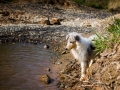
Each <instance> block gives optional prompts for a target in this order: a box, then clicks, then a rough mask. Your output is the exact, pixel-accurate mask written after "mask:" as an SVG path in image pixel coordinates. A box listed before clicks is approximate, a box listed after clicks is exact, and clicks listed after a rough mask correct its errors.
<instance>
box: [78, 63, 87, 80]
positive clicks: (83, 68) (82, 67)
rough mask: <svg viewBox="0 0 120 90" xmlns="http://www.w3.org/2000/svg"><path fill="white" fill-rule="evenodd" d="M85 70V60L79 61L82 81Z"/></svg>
mask: <svg viewBox="0 0 120 90" xmlns="http://www.w3.org/2000/svg"><path fill="white" fill-rule="evenodd" d="M86 70H87V62H86V61H81V78H80V81H83V80H84V79H85V74H86Z"/></svg>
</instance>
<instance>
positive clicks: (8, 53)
mask: <svg viewBox="0 0 120 90" xmlns="http://www.w3.org/2000/svg"><path fill="white" fill-rule="evenodd" d="M54 57H55V55H54V53H53V52H52V51H51V50H46V49H44V48H43V45H41V44H36V45H34V44H29V43H14V44H12V43H3V44H0V90H49V89H51V90H57V86H56V83H57V81H56V79H55V78H56V75H55V72H54V70H51V71H50V72H48V71H46V70H45V69H46V68H48V67H49V68H51V69H52V61H53V58H54ZM43 74H48V75H49V76H50V77H52V82H51V83H50V84H49V85H45V84H43V83H42V82H40V77H41V75H43Z"/></svg>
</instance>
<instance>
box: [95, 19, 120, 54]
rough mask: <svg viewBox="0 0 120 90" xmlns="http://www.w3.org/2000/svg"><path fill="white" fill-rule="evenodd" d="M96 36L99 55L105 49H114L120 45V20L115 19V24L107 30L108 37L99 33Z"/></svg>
mask: <svg viewBox="0 0 120 90" xmlns="http://www.w3.org/2000/svg"><path fill="white" fill-rule="evenodd" d="M96 35H97V36H98V38H97V39H94V41H95V47H96V49H95V51H97V52H98V53H97V54H100V53H102V52H103V51H104V50H105V49H109V48H113V47H114V45H115V44H120V19H117V18H115V20H114V23H113V24H111V25H110V26H109V27H108V28H107V35H106V36H103V35H101V34H99V33H96Z"/></svg>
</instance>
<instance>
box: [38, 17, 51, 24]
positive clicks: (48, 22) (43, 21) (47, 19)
mask: <svg viewBox="0 0 120 90" xmlns="http://www.w3.org/2000/svg"><path fill="white" fill-rule="evenodd" d="M40 24H43V25H50V21H49V18H44V19H43V20H42V21H41V22H40Z"/></svg>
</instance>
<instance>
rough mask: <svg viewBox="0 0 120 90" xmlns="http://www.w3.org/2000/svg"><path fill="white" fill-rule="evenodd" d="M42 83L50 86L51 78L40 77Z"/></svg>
mask: <svg viewBox="0 0 120 90" xmlns="http://www.w3.org/2000/svg"><path fill="white" fill-rule="evenodd" d="M40 81H41V82H43V83H44V84H49V83H50V81H51V78H50V77H49V76H48V75H46V74H45V75H42V76H41V77H40Z"/></svg>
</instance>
